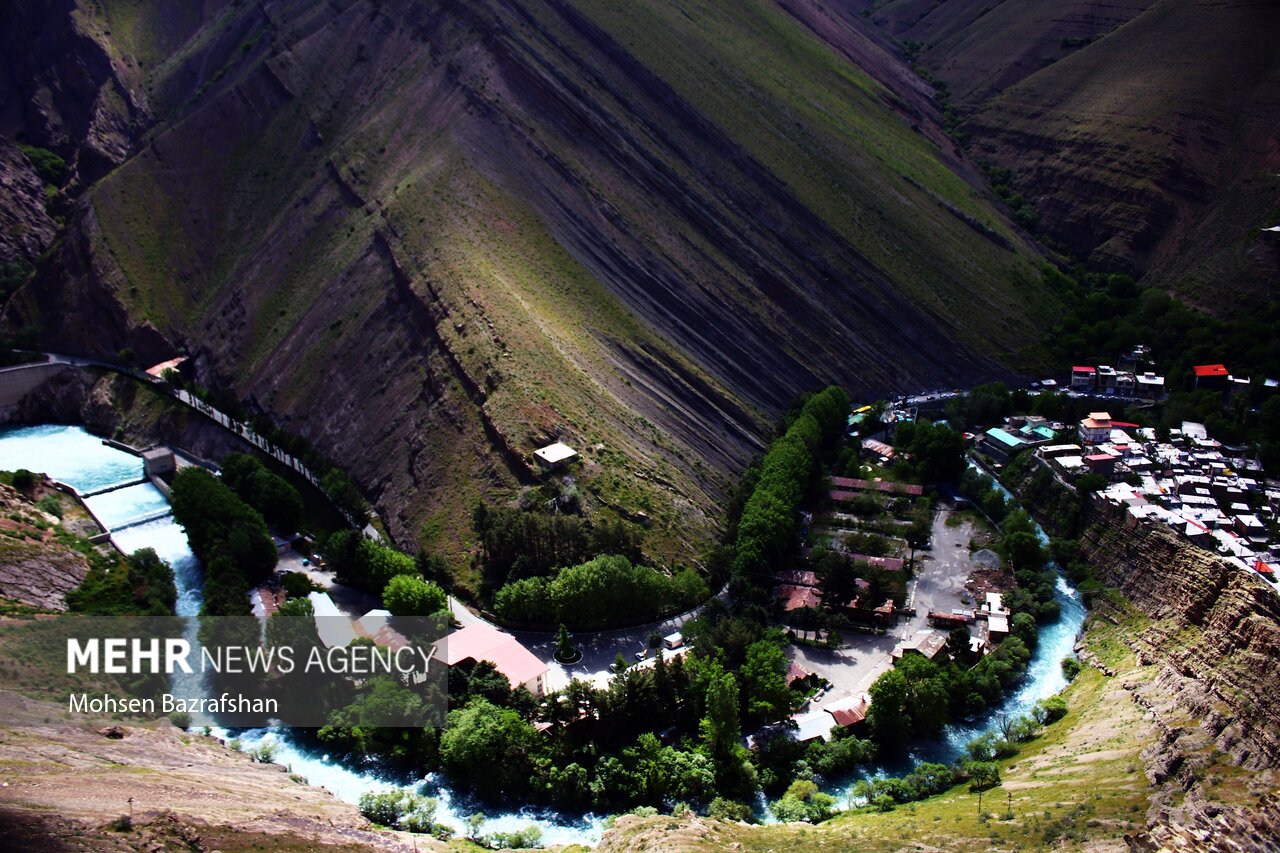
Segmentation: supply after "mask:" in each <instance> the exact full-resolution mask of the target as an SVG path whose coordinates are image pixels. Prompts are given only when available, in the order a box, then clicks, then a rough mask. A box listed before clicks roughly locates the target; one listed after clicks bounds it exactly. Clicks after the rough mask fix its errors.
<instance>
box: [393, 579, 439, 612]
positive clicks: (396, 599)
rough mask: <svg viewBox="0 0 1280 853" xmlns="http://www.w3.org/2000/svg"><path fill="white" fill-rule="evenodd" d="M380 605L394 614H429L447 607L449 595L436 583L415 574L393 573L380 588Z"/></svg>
mask: <svg viewBox="0 0 1280 853" xmlns="http://www.w3.org/2000/svg"><path fill="white" fill-rule="evenodd" d="M382 606H383V607H385V608H387V609H388V610H390V611H391V612H392V614H394V615H396V616H430V615H431V614H432V613H439V612H440V611H441V610H446V609H448V607H449V597H448V595H446V594H445V591H444V590H443V589H441V588H440V586H439V585H438V584H435V583H432V582H431V581H426V580H423V579H422V578H420V577H418V576H417V575H409V574H403V575H395V576H394V577H392V578H391V579H390V580H389V581H387V586H386V588H385V589H383V590H382Z"/></svg>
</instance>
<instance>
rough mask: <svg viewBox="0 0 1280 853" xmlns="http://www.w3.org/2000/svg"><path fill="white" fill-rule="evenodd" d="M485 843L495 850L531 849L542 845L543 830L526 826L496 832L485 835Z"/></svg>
mask: <svg viewBox="0 0 1280 853" xmlns="http://www.w3.org/2000/svg"><path fill="white" fill-rule="evenodd" d="M485 843H486V844H487V845H488V846H489V847H492V848H493V849H495V850H529V849H538V848H541V847H542V830H541V829H540V828H539V827H536V826H526V827H525V828H524V829H516V830H512V831H511V832H495V833H492V834H491V835H487V836H485Z"/></svg>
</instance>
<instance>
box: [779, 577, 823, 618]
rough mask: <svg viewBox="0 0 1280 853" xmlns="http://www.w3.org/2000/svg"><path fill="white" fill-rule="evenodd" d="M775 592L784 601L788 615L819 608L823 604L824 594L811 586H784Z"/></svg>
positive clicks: (783, 606) (783, 607)
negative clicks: (795, 611) (794, 611)
mask: <svg viewBox="0 0 1280 853" xmlns="http://www.w3.org/2000/svg"><path fill="white" fill-rule="evenodd" d="M775 592H776V593H777V596H778V597H779V598H780V599H782V609H783V610H785V611H787V612H788V613H790V612H792V611H793V610H802V609H804V608H805V607H818V606H819V605H820V604H822V593H821V592H818V590H816V589H814V588H813V587H811V586H793V585H792V584H783V585H782V586H780V587H778V588H777V589H776V590H775Z"/></svg>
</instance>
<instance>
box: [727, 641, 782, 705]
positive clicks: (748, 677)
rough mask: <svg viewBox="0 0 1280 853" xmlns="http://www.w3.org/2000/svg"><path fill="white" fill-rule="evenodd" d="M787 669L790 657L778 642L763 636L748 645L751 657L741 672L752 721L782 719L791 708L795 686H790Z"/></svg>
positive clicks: (748, 654)
mask: <svg viewBox="0 0 1280 853" xmlns="http://www.w3.org/2000/svg"><path fill="white" fill-rule="evenodd" d="M786 673H787V658H786V655H784V654H783V653H782V649H780V648H778V646H777V644H776V643H772V642H770V641H768V640H759V641H757V642H755V643H752V644H751V645H750V646H748V647H747V659H746V662H744V663H743V664H742V666H741V668H740V669H739V670H738V676H739V677H740V678H741V679H742V691H743V694H744V695H745V696H746V697H747V708H746V718H747V722H748V723H750V724H759V723H766V722H769V721H771V720H778V719H781V718H783V717H785V716H786V715H787V714H789V713H790V712H791V690H790V688H789V687H788V686H787V681H786Z"/></svg>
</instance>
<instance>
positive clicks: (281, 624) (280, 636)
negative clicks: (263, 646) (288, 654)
mask: <svg viewBox="0 0 1280 853" xmlns="http://www.w3.org/2000/svg"><path fill="white" fill-rule="evenodd" d="M266 635H267V645H268V646H271V647H290V648H292V649H293V650H294V654H295V655H303V654H305V651H303V650H307V649H311V648H319V647H321V645H322V644H321V642H320V635H319V634H317V633H316V612H315V608H314V607H312V605H311V600H310V599H307V598H291V599H289V600H288V601H286V602H285V603H284V604H282V605H280V607H279V609H278V610H276V612H275V613H272V614H271V618H270V619H268V620H267V630H266Z"/></svg>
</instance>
